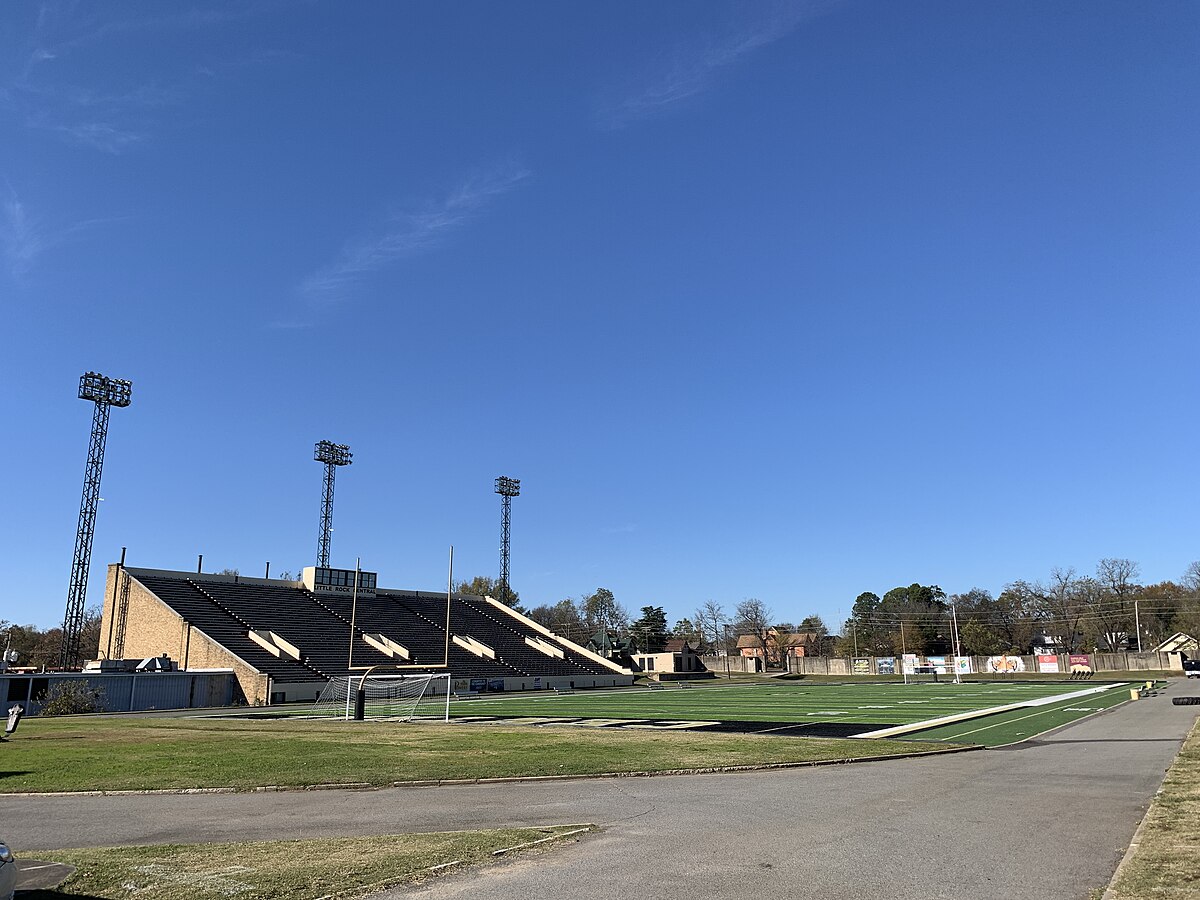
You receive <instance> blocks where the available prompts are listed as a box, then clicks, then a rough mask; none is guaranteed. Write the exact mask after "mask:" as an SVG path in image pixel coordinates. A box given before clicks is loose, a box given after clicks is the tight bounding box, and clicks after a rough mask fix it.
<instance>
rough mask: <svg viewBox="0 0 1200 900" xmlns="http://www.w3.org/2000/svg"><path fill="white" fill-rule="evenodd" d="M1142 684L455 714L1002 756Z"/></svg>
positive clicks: (877, 691) (602, 696) (589, 696)
mask: <svg viewBox="0 0 1200 900" xmlns="http://www.w3.org/2000/svg"><path fill="white" fill-rule="evenodd" d="M1140 684H1141V683H1140V682H1109V683H1100V684H1096V683H1087V682H1054V683H1037V682H1020V683H995V682H988V683H982V682H979V683H972V682H964V683H962V684H954V683H934V684H929V683H922V684H897V683H880V684H871V683H855V684H813V683H801V684H788V683H782V682H781V683H778V684H751V685H747V684H740V685H730V686H726V685H721V684H708V685H704V686H693V687H688V688H680V687H678V686H675V685H670V686H663V687H662V688H661V689H655V690H651V689H648V688H644V687H634V688H627V689H621V690H612V691H584V692H579V693H567V694H552V693H540V692H539V693H538V694H536V695H528V694H525V695H520V696H511V695H510V696H505V697H496V698H489V697H486V696H484V697H480V698H476V699H469V700H460V701H456V702H454V703H452V704H451V707H450V715H451V717H452V719H454V720H456V721H459V722H461V723H472V722H473V723H480V724H484V723H488V722H497V721H509V722H514V723H516V722H520V723H523V724H529V725H578V726H583V727H589V726H590V727H621V728H657V729H693V730H712V731H740V732H747V733H749V732H755V733H768V732H769V733H775V734H794V735H803V736H812V737H852V736H854V737H859V736H863V737H897V738H912V739H920V740H939V741H946V742H954V743H975V744H983V745H986V746H998V745H1002V744H1008V743H1013V742H1015V741H1021V740H1026V739H1028V738H1030V737H1033V736H1035V735H1037V734H1040V733H1043V732H1045V731H1048V730H1050V729H1052V728H1057V727H1059V726H1060V725H1064V724H1067V723H1069V722H1072V721H1075V720H1076V719H1080V718H1083V717H1085V716H1089V715H1092V714H1095V713H1097V712H1101V711H1103V710H1105V709H1108V708H1110V707H1112V706H1116V705H1117V704H1119V703H1121V702H1123V701H1127V700H1129V699H1130V692H1129V688H1130V687H1131V686H1135V687H1136V686H1140Z"/></svg>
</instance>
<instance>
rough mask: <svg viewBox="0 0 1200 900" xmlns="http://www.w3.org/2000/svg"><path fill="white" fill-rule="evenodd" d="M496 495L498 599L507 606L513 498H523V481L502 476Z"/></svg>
mask: <svg viewBox="0 0 1200 900" xmlns="http://www.w3.org/2000/svg"><path fill="white" fill-rule="evenodd" d="M496 493H497V494H499V495H500V585H499V587H498V589H497V593H499V594H500V596H499V597H497V598H496V599H497V600H499V601H500V602H501V603H503V604H505V605H506V606H511V605H512V604H511V603H510V602H509V587H508V551H509V545H510V537H511V530H512V498H513V497H519V496H521V479H520V478H509V477H508V476H507V475H501V476H500V477H498V478H497V479H496Z"/></svg>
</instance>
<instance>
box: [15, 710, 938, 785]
mask: <svg viewBox="0 0 1200 900" xmlns="http://www.w3.org/2000/svg"><path fill="white" fill-rule="evenodd" d="M944 746H945V745H944V744H937V745H935V744H914V743H913V742H911V741H909V742H901V741H866V740H829V739H813V738H795V737H780V736H772V735H738V734H706V733H696V732H692V733H689V732H661V731H660V732H650V731H636V730H622V729H580V728H530V727H520V726H509V727H502V726H496V727H487V728H481V727H474V726H458V725H453V724H451V725H447V724H436V725H419V724H408V725H405V724H397V723H387V722H345V721H324V720H311V719H309V720H306V719H261V720H255V719H245V720H230V719H203V718H186V719H183V718H181V719H175V718H152V719H140V718H116V717H108V716H104V717H77V718H62V719H40V718H35V719H27V720H25V721H24V722H22V723H21V729H20V731H19V732H18V733H17V734H16V735H15V736H14V738H13V740H11V741H10V742H9V743H7V744H5V745H4V747H3V748H2V749H0V792H3V793H13V792H20V791H89V790H143V789H150V788H194V787H232V788H236V789H249V788H254V787H259V786H264V785H280V786H290V787H295V786H305V785H312V784H353V783H360V782H366V783H369V784H372V785H390V784H392V783H393V782H403V781H426V780H442V779H470V778H494V777H509V776H536V775H583V774H591V773H598V772H655V771H667V770H673V769H682V768H705V767H711V766H736V765H760V764H764V763H796V762H810V761H826V760H839V759H847V758H853V757H862V756H888V755H902V754H905V753H910V752H912V751H914V750H923V749H930V748H934V747H944Z"/></svg>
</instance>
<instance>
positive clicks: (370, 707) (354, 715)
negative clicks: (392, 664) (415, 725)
mask: <svg viewBox="0 0 1200 900" xmlns="http://www.w3.org/2000/svg"><path fill="white" fill-rule="evenodd" d="M312 715H314V716H324V717H328V718H334V719H375V720H387V721H390V722H409V721H411V720H413V719H415V718H422V719H436V720H440V721H449V719H450V673H449V672H436V673H432V672H425V673H421V674H411V673H407V674H405V673H401V672H397V671H395V670H392V671H388V667H386V666H376V667H374V668H372V669H369V670H367V671H366V672H361V673H357V672H356V673H351V674H348V675H338V676H336V677H334V678H331V679H330V680H329V683H328V684H326V685H325V689H324V690H323V691H321V695H320V696H319V697H318V698H317V700H316V702H315V703H314V704H313V708H312Z"/></svg>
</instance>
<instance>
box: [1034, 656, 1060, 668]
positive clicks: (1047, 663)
mask: <svg viewBox="0 0 1200 900" xmlns="http://www.w3.org/2000/svg"><path fill="white" fill-rule="evenodd" d="M1038 671H1039V672H1057V671H1058V657H1057V656H1052V655H1047V654H1045V653H1039V654H1038Z"/></svg>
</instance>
